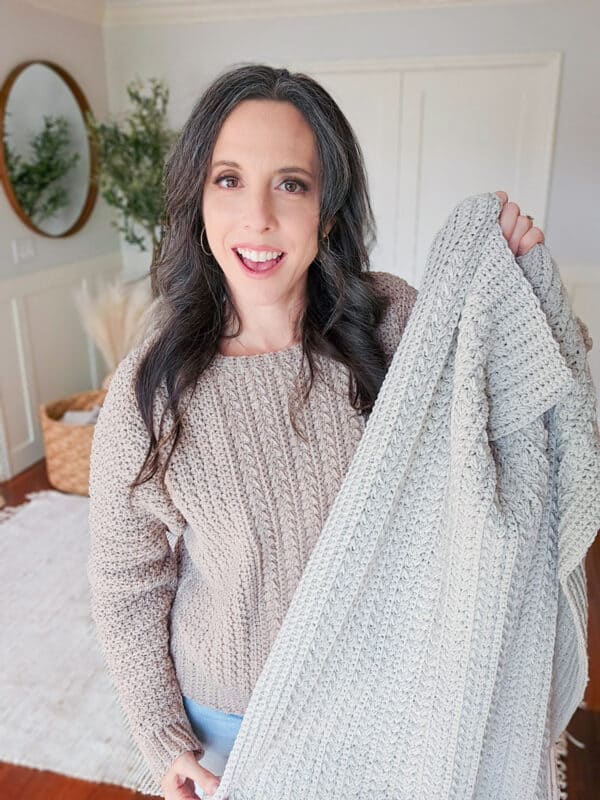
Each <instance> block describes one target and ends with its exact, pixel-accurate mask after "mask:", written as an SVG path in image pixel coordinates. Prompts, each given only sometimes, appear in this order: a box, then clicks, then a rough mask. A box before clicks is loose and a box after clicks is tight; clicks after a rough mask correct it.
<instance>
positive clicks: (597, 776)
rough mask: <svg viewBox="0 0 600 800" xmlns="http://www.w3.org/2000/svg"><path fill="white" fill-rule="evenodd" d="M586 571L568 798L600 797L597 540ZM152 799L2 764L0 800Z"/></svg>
mask: <svg viewBox="0 0 600 800" xmlns="http://www.w3.org/2000/svg"><path fill="white" fill-rule="evenodd" d="M51 488H52V487H51V486H50V484H49V482H48V478H47V476H46V468H45V462H44V461H39V462H38V463H37V464H34V465H33V466H32V467H30V468H29V469H27V470H26V471H25V472H22V473H21V474H20V475H17V476H15V477H14V478H13V479H12V480H10V481H8V482H7V483H4V484H0V492H1V493H2V495H3V496H4V499H5V500H6V503H7V505H10V506H14V505H19V504H20V503H23V502H25V496H26V494H27V493H28V492H33V491H40V490H42V489H51ZM586 572H587V578H588V598H589V606H590V613H589V626H588V649H589V667H590V680H589V683H588V686H587V690H586V694H585V698H584V702H585V704H586V708H585V709H584V708H579V709H577V711H576V712H575V714H574V715H573V718H572V720H571V722H570V723H569V726H568V728H567V730H568V732H569V733H570V734H571V735H572V736H573V737H574V738H575V739H577V740H579V741H580V742H582V743H584V744H585V748H584V749H580V748H579V747H576V746H575V745H574V744H573V743H571V742H569V754H568V756H567V762H566V763H567V779H568V798H569V800H598V798H600V536H598V537H597V538H596V540H595V542H594V544H593V545H592V547H591V548H590V550H589V552H588V555H587V559H586ZM150 797H152V796H151V795H143V794H140V793H139V792H132V791H129V790H128V789H123V788H121V787H118V786H112V785H108V784H99V783H89V782H88V781H82V780H77V779H74V778H68V777H66V776H64V775H58V774H56V773H53V772H48V771H42V770H37V769H29V768H26V767H19V766H15V765H13V764H4V763H2V762H0V800H127V799H129V800H131V798H138V800H140V799H141V798H150ZM265 800H277V798H265ZM383 800H391V798H384V799H383ZM512 800H520V798H518V797H515V798H512Z"/></svg>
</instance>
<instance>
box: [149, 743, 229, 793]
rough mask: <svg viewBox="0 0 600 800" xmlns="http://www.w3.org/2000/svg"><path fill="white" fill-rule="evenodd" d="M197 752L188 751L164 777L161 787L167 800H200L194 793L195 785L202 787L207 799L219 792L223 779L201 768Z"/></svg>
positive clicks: (176, 760) (174, 763)
mask: <svg viewBox="0 0 600 800" xmlns="http://www.w3.org/2000/svg"><path fill="white" fill-rule="evenodd" d="M197 752H198V751H196V750H186V751H185V753H182V754H181V755H180V756H179V757H178V758H176V759H175V761H174V762H173V764H172V765H171V768H170V769H169V770H168V772H166V773H165V774H164V775H163V778H162V780H161V782H160V786H161V789H162V790H163V792H164V793H165V800H194V798H196V800H200V799H199V798H198V795H197V794H196V793H195V791H194V783H197V784H198V786H200V788H201V789H202V791H203V792H204V796H205V797H210V796H211V795H212V794H214V792H215V791H216V790H217V787H218V786H219V784H220V783H221V778H220V777H219V776H218V775H214V774H213V773H212V772H210V771H209V770H207V769H205V768H204V767H201V766H200V764H199V763H198V761H197V756H196V753H197Z"/></svg>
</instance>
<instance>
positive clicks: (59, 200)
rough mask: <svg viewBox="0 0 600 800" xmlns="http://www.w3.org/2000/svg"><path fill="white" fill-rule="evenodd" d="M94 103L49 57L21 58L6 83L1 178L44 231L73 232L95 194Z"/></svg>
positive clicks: (19, 209) (0, 93)
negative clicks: (89, 114)
mask: <svg viewBox="0 0 600 800" xmlns="http://www.w3.org/2000/svg"><path fill="white" fill-rule="evenodd" d="M88 110H89V104H88V102H87V100H86V98H85V95H84V94H83V92H82V91H81V89H80V88H79V86H78V85H77V83H76V82H75V81H74V80H73V78H72V77H71V76H70V75H69V74H68V73H67V72H65V70H64V69H62V67H59V66H58V65H57V64H53V63H52V62H50V61H26V62H25V63H23V64H19V66H18V67H16V68H15V69H13V71H12V72H11V73H10V75H9V76H8V78H7V79H6V81H5V82H4V85H3V86H2V89H1V90H0V178H1V179H2V183H3V184H4V188H5V190H6V194H7V196H8V199H9V202H10V204H11V205H12V207H13V208H14V210H15V211H16V213H17V214H18V216H19V217H20V218H21V220H22V221H23V222H24V223H25V224H26V225H27V226H28V227H29V228H31V229H32V230H34V231H36V232H37V233H40V234H42V235H43V236H51V237H60V236H69V235H70V234H72V233H75V231H77V230H79V229H80V228H81V226H82V225H83V224H84V222H85V221H86V220H87V218H88V217H89V215H90V213H91V211H92V208H93V207H94V203H95V202H96V196H97V192H98V190H97V187H96V184H95V182H94V180H93V177H94V175H95V173H96V169H97V165H96V159H95V157H94V153H93V151H92V148H91V145H90V141H89V138H88V135H87V130H86V127H85V121H84V114H85V112H86V111H88Z"/></svg>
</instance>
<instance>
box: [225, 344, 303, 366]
mask: <svg viewBox="0 0 600 800" xmlns="http://www.w3.org/2000/svg"><path fill="white" fill-rule="evenodd" d="M298 352H302V342H295V343H294V344H289V345H287V347H282V348H281V349H280V350H269V351H268V352H266V353H254V354H253V355H239V356H226V355H223V353H220V352H219V351H217V352H216V353H215V355H214V359H213V364H215V365H219V366H224V367H226V366H229V367H237V366H241V367H244V366H246V367H247V366H253V365H257V364H262V363H264V362H269V361H280V360H286V359H288V358H293V357H294V356H295V355H296V353H298Z"/></svg>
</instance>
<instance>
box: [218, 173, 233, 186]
mask: <svg viewBox="0 0 600 800" xmlns="http://www.w3.org/2000/svg"><path fill="white" fill-rule="evenodd" d="M221 181H237V178H236V177H235V175H221V177H220V178H217V179H216V181H215V183H216V184H217V185H218V184H220V183H221Z"/></svg>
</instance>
